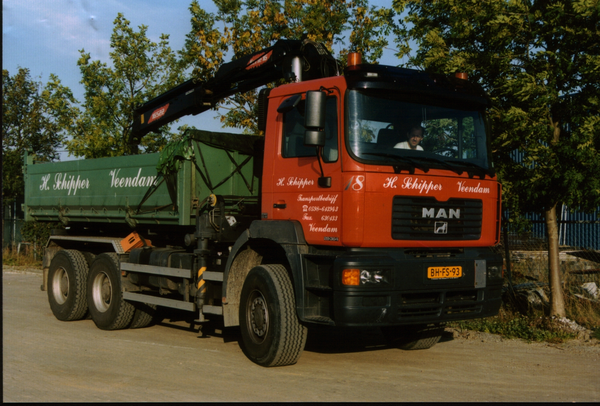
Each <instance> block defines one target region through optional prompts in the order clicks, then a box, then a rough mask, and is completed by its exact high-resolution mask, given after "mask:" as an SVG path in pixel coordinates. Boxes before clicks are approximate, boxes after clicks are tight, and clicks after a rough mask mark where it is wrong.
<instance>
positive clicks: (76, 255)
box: [48, 250, 88, 321]
mask: <svg viewBox="0 0 600 406" xmlns="http://www.w3.org/2000/svg"><path fill="white" fill-rule="evenodd" d="M87 275H88V265H87V262H86V260H85V257H84V256H83V254H82V253H81V252H79V251H76V250H61V251H58V252H57V253H56V255H55V256H54V258H53V259H52V262H51V263H50V268H49V270H48V302H49V303H50V309H52V313H54V316H55V317H56V318H57V319H58V320H62V321H72V320H79V319H82V318H83V317H84V316H85V314H86V312H87V307H88V306H87V298H86V286H85V284H86V281H87Z"/></svg>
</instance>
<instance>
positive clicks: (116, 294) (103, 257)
mask: <svg viewBox="0 0 600 406" xmlns="http://www.w3.org/2000/svg"><path fill="white" fill-rule="evenodd" d="M87 288H88V306H89V310H90V315H91V316H92V320H94V323H96V326H97V327H98V328H101V329H102V330H118V329H121V328H126V327H127V326H129V324H130V323H131V319H132V318H133V313H134V311H135V308H134V307H133V305H132V304H131V303H129V302H126V301H125V300H124V299H123V292H122V288H121V271H120V270H119V260H118V256H117V254H114V253H105V254H100V255H98V256H97V257H96V258H95V259H94V262H93V263H92V266H91V268H90V273H89V276H88V283H87Z"/></svg>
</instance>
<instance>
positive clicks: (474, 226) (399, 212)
mask: <svg viewBox="0 0 600 406" xmlns="http://www.w3.org/2000/svg"><path fill="white" fill-rule="evenodd" d="M482 216H483V203H482V201H481V200H475V199H449V200H448V201H446V202H438V201H437V200H436V199H435V198H433V197H411V196H394V200H393V208H392V238H393V239H394V240H478V239H479V238H480V237H481V219H482Z"/></svg>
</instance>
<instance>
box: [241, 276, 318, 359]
mask: <svg viewBox="0 0 600 406" xmlns="http://www.w3.org/2000/svg"><path fill="white" fill-rule="evenodd" d="M240 329H241V334H242V349H243V351H244V353H245V354H246V356H247V357H248V358H249V359H250V360H252V361H253V362H255V363H257V364H258V365H262V366H265V367H272V366H283V365H292V364H295V363H296V362H297V361H298V359H299V358H300V354H302V351H303V350H304V345H305V344H306V336H307V329H306V327H305V326H303V325H301V324H300V322H299V320H298V316H297V315H296V301H295V299H294V289H293V286H292V282H291V281H290V278H289V276H288V273H287V270H286V269H285V267H284V266H282V265H260V266H257V267H254V268H252V270H251V271H250V273H249V274H248V276H247V278H246V281H245V282H244V286H243V288H242V296H241V301H240Z"/></svg>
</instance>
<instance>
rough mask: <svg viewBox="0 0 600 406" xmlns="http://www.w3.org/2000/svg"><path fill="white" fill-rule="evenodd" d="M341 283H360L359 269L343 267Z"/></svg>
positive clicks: (351, 284)
mask: <svg viewBox="0 0 600 406" xmlns="http://www.w3.org/2000/svg"><path fill="white" fill-rule="evenodd" d="M342 285H349V286H358V285H360V269H344V270H343V271H342Z"/></svg>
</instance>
